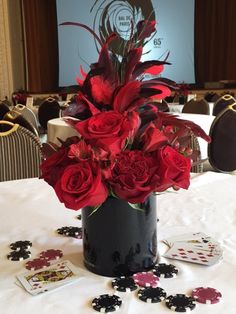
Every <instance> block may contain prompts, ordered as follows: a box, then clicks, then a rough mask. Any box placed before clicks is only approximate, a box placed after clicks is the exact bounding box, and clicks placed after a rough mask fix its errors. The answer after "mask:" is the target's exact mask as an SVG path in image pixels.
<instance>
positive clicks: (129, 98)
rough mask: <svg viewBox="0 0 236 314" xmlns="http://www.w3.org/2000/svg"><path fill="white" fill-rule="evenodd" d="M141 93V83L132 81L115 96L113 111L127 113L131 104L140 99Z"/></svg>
mask: <svg viewBox="0 0 236 314" xmlns="http://www.w3.org/2000/svg"><path fill="white" fill-rule="evenodd" d="M139 92H140V82H138V81H132V82H129V83H128V84H126V85H124V86H122V87H121V88H120V90H119V91H118V93H117V95H116V96H115V99H114V102H113V109H114V110H116V111H119V112H121V113H122V112H124V111H126V110H127V109H128V108H129V106H130V104H132V102H133V101H135V100H136V99H137V98H138V95H139Z"/></svg>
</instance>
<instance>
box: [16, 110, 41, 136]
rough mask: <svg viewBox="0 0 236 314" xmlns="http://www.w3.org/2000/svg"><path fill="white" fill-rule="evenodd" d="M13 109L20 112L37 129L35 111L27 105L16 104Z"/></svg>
mask: <svg viewBox="0 0 236 314" xmlns="http://www.w3.org/2000/svg"><path fill="white" fill-rule="evenodd" d="M13 110H14V111H16V112H18V113H20V114H21V115H22V116H23V117H24V118H25V119H26V120H27V121H29V122H30V123H31V124H32V125H33V126H34V127H35V129H36V130H38V122H37V118H36V115H35V113H34V112H33V111H32V110H31V109H30V108H28V107H26V106H24V105H21V104H17V105H16V106H15V107H14V108H13Z"/></svg>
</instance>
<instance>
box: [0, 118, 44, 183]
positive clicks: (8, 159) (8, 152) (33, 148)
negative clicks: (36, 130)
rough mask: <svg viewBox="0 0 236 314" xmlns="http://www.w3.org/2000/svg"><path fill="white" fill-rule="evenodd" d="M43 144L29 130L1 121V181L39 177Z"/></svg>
mask: <svg viewBox="0 0 236 314" xmlns="http://www.w3.org/2000/svg"><path fill="white" fill-rule="evenodd" d="M40 163H41V144H40V141H39V138H38V137H36V136H35V135H34V134H32V133H31V132H30V131H29V130H27V129H25V128H24V127H22V126H20V125H19V124H14V123H12V122H9V121H3V120H2V121H0V181H8V180H17V179H24V178H33V177H39V175H40V167H39V166H40Z"/></svg>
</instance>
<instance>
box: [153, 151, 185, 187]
mask: <svg viewBox="0 0 236 314" xmlns="http://www.w3.org/2000/svg"><path fill="white" fill-rule="evenodd" d="M157 158H158V159H159V162H160V169H159V175H160V177H161V185H160V186H159V187H158V188H157V189H156V191H158V192H161V191H165V190H166V189H168V188H169V187H172V186H176V187H179V188H183V189H187V188H188V187H189V184H190V169H191V160H190V159H189V158H186V157H184V156H183V155H181V154H180V153H178V152H177V151H176V150H175V149H174V148H172V147H170V146H165V147H163V148H162V149H160V151H159V152H158V156H157Z"/></svg>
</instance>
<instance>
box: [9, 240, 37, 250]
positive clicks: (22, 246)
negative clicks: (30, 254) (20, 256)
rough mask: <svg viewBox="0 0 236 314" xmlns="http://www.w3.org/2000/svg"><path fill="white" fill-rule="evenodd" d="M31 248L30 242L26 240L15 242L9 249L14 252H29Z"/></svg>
mask: <svg viewBox="0 0 236 314" xmlns="http://www.w3.org/2000/svg"><path fill="white" fill-rule="evenodd" d="M31 246H32V242H30V241H28V240H24V241H22V240H21V241H16V242H13V243H11V244H10V248H11V249H12V250H14V251H21V250H25V251H27V250H29V249H30V248H31Z"/></svg>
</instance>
